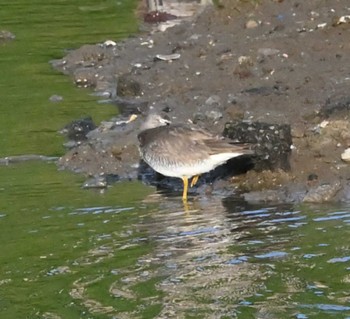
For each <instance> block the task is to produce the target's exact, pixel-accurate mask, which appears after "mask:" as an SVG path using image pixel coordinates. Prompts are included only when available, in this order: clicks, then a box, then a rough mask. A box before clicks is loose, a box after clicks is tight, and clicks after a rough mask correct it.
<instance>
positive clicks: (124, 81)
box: [117, 74, 142, 97]
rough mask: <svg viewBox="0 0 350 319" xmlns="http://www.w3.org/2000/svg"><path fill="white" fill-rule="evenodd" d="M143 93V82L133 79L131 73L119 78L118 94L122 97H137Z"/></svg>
mask: <svg viewBox="0 0 350 319" xmlns="http://www.w3.org/2000/svg"><path fill="white" fill-rule="evenodd" d="M141 94H142V91H141V84H140V83H139V82H137V81H136V80H135V79H133V78H132V77H131V76H130V75H129V74H124V75H122V76H120V77H119V78H118V82H117V95H118V96H121V97H125V96H129V97H135V96H140V95H141Z"/></svg>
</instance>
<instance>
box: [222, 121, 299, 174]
mask: <svg viewBox="0 0 350 319" xmlns="http://www.w3.org/2000/svg"><path fill="white" fill-rule="evenodd" d="M223 135H224V136H226V137H229V138H230V139H232V140H235V141H239V142H243V143H251V144H254V147H253V149H254V151H255V154H256V158H255V170H257V171H263V170H266V169H269V170H275V169H278V168H281V169H283V170H289V169H290V164H289V156H290V153H291V145H292V136H291V128H290V125H287V124H285V125H278V124H268V123H260V122H252V123H247V122H239V121H234V122H230V123H227V124H226V125H225V129H224V132H223Z"/></svg>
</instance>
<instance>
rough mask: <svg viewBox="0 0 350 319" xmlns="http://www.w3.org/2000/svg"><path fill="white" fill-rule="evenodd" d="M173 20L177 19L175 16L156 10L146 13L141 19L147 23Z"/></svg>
mask: <svg viewBox="0 0 350 319" xmlns="http://www.w3.org/2000/svg"><path fill="white" fill-rule="evenodd" d="M175 19H177V16H175V15H173V14H170V13H166V12H161V11H158V10H156V11H151V12H148V13H146V14H145V15H144V18H143V20H144V21H145V22H147V23H160V22H166V21H168V20H175Z"/></svg>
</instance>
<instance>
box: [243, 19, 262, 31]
mask: <svg viewBox="0 0 350 319" xmlns="http://www.w3.org/2000/svg"><path fill="white" fill-rule="evenodd" d="M258 26H259V23H258V22H256V21H255V20H248V21H247V22H246V24H245V27H246V29H254V28H256V27H258Z"/></svg>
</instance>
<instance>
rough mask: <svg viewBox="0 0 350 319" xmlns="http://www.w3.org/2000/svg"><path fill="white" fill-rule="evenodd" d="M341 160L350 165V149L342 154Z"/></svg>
mask: <svg viewBox="0 0 350 319" xmlns="http://www.w3.org/2000/svg"><path fill="white" fill-rule="evenodd" d="M341 159H342V160H343V161H344V162H346V163H350V148H347V149H346V150H345V151H344V152H343V153H342V154H341Z"/></svg>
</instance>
